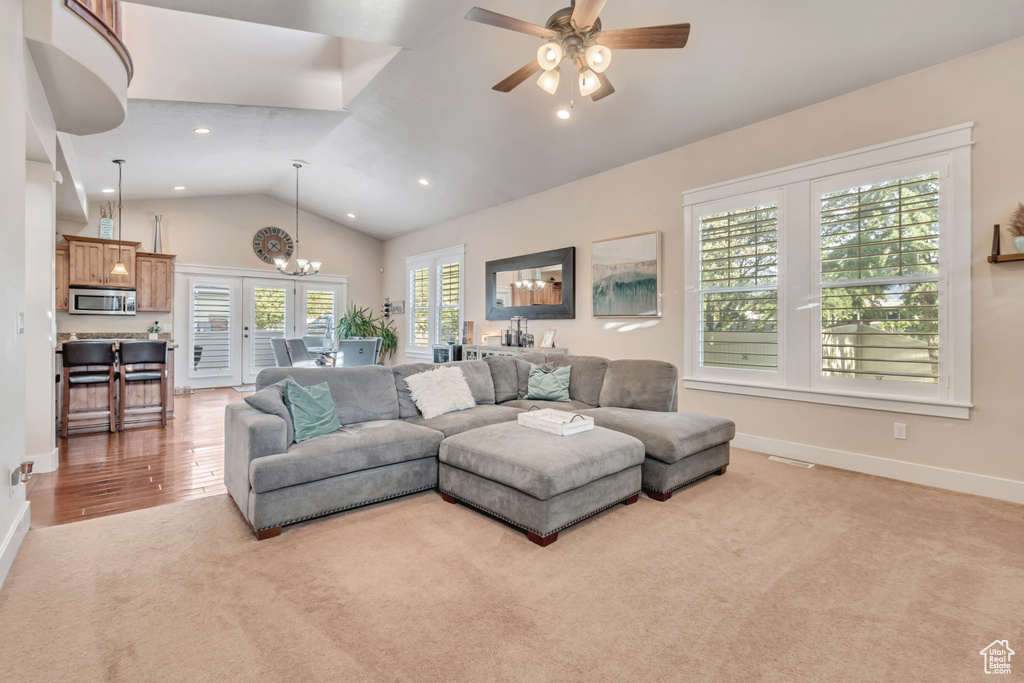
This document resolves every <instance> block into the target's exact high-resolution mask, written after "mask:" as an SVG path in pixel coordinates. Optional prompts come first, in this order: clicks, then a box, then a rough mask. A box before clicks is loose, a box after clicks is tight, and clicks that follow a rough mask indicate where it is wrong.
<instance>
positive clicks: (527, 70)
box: [491, 59, 541, 92]
mask: <svg viewBox="0 0 1024 683" xmlns="http://www.w3.org/2000/svg"><path fill="white" fill-rule="evenodd" d="M538 71H541V67H540V62H538V61H537V60H536V59H535V60H533V61H532V62H530V63H529V64H527V65H526V66H524V67H523V68H522V69H520V70H519V71H517V72H515V73H514V74H512V75H511V76H509V77H508V78H506V79H505V80H503V81H502V82H501V83H498V84H497V85H496V86H494V87H493V88H491V90H497V91H498V92H509V91H510V90H512V88H514V87H516V86H517V85H519V84H520V83H522V82H523V81H525V80H526V79H527V78H529V77H530V76H532V75H534V74H535V73H537V72H538Z"/></svg>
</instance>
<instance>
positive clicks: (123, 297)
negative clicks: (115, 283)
mask: <svg viewBox="0 0 1024 683" xmlns="http://www.w3.org/2000/svg"><path fill="white" fill-rule="evenodd" d="M68 313H74V314H77V315H135V290H134V289H92V288H89V287H71V288H70V289H68Z"/></svg>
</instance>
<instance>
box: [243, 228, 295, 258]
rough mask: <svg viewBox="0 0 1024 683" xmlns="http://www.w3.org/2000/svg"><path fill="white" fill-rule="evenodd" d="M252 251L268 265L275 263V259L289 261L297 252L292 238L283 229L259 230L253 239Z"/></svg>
mask: <svg viewBox="0 0 1024 683" xmlns="http://www.w3.org/2000/svg"><path fill="white" fill-rule="evenodd" d="M252 250H253V251H254V252H256V255H257V256H259V257H260V258H261V259H263V261H264V262H266V263H274V259H279V258H283V259H289V258H291V257H292V252H293V251H294V250H295V242H293V241H292V236H291V235H289V234H288V233H287V232H285V231H284V230H282V229H281V228H263V229H262V230H257V231H256V235H255V236H253V238H252Z"/></svg>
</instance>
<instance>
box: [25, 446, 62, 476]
mask: <svg viewBox="0 0 1024 683" xmlns="http://www.w3.org/2000/svg"><path fill="white" fill-rule="evenodd" d="M59 453H60V451H58V450H57V448H56V447H54V449H53V450H52V451H50V452H49V453H40V454H39V455H26V456H25V460H31V461H32V473H33V474H36V473H40V472H53V471H55V470H56V469H57V465H58V463H59V462H60V455H59Z"/></svg>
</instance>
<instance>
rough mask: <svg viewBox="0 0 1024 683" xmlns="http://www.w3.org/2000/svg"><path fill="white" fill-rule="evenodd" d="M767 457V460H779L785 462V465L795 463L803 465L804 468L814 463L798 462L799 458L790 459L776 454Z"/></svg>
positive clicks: (799, 465) (798, 465)
mask: <svg viewBox="0 0 1024 683" xmlns="http://www.w3.org/2000/svg"><path fill="white" fill-rule="evenodd" d="M768 459H769V460H774V461H775V462H781V463H783V464H786V465H796V466H797V467H803V468H805V469H811V468H812V467H814V465H813V464H812V463H809V462H800V461H799V460H790V459H789V458H780V457H779V456H777V455H769V456H768Z"/></svg>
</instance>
